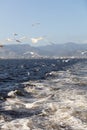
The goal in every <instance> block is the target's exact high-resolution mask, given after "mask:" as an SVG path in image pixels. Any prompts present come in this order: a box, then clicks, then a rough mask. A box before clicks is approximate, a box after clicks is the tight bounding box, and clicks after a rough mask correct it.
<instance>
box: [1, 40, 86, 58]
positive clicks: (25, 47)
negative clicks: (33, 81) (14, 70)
mask: <svg viewBox="0 0 87 130" xmlns="http://www.w3.org/2000/svg"><path fill="white" fill-rule="evenodd" d="M42 57H43V58H44V57H87V44H76V43H71V42H70V43H65V44H53V45H47V46H39V47H33V46H30V45H29V44H18V45H17V44H16V45H15V44H14V45H5V46H4V47H3V48H0V58H6V59H7V58H9V59H11V58H42Z"/></svg>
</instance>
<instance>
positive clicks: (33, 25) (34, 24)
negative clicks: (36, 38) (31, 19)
mask: <svg viewBox="0 0 87 130" xmlns="http://www.w3.org/2000/svg"><path fill="white" fill-rule="evenodd" d="M36 25H40V23H33V24H32V27H35V26H36Z"/></svg>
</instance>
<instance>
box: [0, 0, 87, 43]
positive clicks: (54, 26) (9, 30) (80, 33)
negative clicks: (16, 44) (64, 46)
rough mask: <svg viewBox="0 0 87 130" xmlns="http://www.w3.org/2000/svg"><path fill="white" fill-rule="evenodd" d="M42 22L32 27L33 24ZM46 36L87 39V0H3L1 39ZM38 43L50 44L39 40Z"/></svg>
mask: <svg viewBox="0 0 87 130" xmlns="http://www.w3.org/2000/svg"><path fill="white" fill-rule="evenodd" d="M34 23H40V24H37V25H35V26H34V27H32V24H34ZM13 33H17V34H18V35H19V36H20V37H21V36H27V37H28V36H29V37H41V36H46V37H47V39H49V41H52V42H56V43H64V42H72V41H76V42H85V41H86V40H87V1H86V0H0V40H2V39H5V38H8V37H12V34H13ZM37 44H38V45H39V44H47V43H45V41H44V42H43V41H40V42H39V43H37Z"/></svg>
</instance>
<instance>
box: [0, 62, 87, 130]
mask: <svg viewBox="0 0 87 130" xmlns="http://www.w3.org/2000/svg"><path fill="white" fill-rule="evenodd" d="M80 67H81V64H80V63H79V64H76V65H74V66H73V67H72V68H70V69H69V70H68V71H58V72H54V73H53V72H51V73H52V74H54V75H56V78H48V79H47V80H44V81H42V80H40V81H39V80H38V81H30V82H24V83H23V85H24V86H25V87H24V89H23V90H20V91H21V93H22V92H23V93H24V96H20V93H17V91H16V90H15V91H16V96H14V95H15V93H14V92H15V91H12V92H9V93H8V95H9V96H12V95H13V98H7V99H6V101H5V102H2V109H3V110H4V111H6V112H8V111H10V112H12V111H13V110H14V114H13V115H11V113H10V114H7V113H4V112H3V114H2V115H1V116H0V127H1V130H31V129H32V130H44V129H45V130H49V129H50V130H54V129H55V130H87V81H86V79H87V73H85V74H84V73H83V75H82V70H84V69H85V71H86V72H87V69H86V67H85V66H84V68H81V69H78V68H80ZM30 94H31V97H28V96H29V95H30ZM17 114H18V115H17ZM10 117H11V119H10Z"/></svg>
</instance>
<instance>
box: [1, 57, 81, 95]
mask: <svg viewBox="0 0 87 130" xmlns="http://www.w3.org/2000/svg"><path fill="white" fill-rule="evenodd" d="M78 61H79V60H78V59H68V61H67V59H65V60H64V59H29V60H0V95H4V94H5V93H7V92H8V91H11V90H13V89H16V87H17V88H18V87H20V84H21V83H23V82H25V81H30V80H45V79H46V78H48V76H50V75H49V73H50V72H51V71H59V70H63V69H65V68H66V67H67V66H71V65H72V64H74V63H77V62H78ZM51 77H52V75H51Z"/></svg>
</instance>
